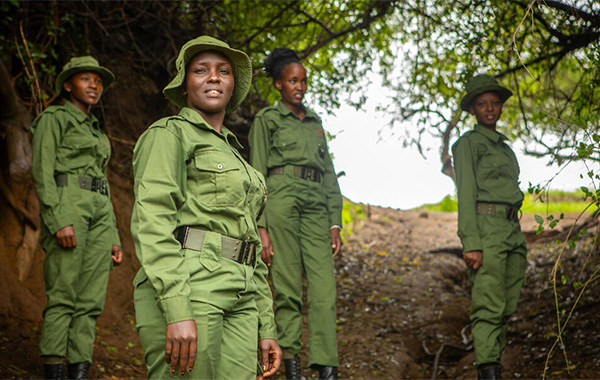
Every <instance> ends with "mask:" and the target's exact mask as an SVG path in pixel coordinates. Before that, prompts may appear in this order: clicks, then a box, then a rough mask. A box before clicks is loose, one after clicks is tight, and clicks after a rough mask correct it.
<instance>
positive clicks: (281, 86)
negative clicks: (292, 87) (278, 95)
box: [275, 79, 283, 91]
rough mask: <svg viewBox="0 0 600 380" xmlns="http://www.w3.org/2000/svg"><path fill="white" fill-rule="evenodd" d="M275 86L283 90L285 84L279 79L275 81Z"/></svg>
mask: <svg viewBox="0 0 600 380" xmlns="http://www.w3.org/2000/svg"><path fill="white" fill-rule="evenodd" d="M275 88H276V89H277V90H279V91H281V89H282V88H283V84H282V83H281V79H277V80H276V81H275Z"/></svg>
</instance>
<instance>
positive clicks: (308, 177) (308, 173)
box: [304, 168, 313, 180]
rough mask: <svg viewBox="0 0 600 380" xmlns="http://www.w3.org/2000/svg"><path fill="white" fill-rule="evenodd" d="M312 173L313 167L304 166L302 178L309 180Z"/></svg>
mask: <svg viewBox="0 0 600 380" xmlns="http://www.w3.org/2000/svg"><path fill="white" fill-rule="evenodd" d="M312 175H313V169H312V168H306V177H304V179H310V180H312Z"/></svg>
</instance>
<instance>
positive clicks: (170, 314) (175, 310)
mask: <svg viewBox="0 0 600 380" xmlns="http://www.w3.org/2000/svg"><path fill="white" fill-rule="evenodd" d="M158 307H159V308H160V310H161V311H162V313H163V315H164V317H165V321H166V322H167V324H168V325H169V324H171V323H175V322H181V321H189V320H193V319H194V311H193V310H192V303H191V302H190V300H189V298H188V297H186V296H177V297H169V298H164V299H162V300H160V301H158Z"/></svg>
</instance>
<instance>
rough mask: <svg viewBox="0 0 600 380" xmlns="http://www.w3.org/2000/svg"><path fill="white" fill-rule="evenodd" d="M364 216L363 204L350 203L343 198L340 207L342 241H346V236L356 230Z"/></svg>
mask: <svg viewBox="0 0 600 380" xmlns="http://www.w3.org/2000/svg"><path fill="white" fill-rule="evenodd" d="M366 218H367V214H366V212H365V207H364V206H363V205H361V204H357V203H352V202H351V201H349V200H347V199H345V198H344V206H343V208H342V224H343V228H342V240H343V241H344V242H346V241H348V238H350V237H351V236H352V235H354V233H355V232H356V229H357V228H358V227H359V225H360V222H361V221H363V220H365V219H366Z"/></svg>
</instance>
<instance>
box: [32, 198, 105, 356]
mask: <svg viewBox="0 0 600 380" xmlns="http://www.w3.org/2000/svg"><path fill="white" fill-rule="evenodd" d="M59 189H60V191H63V188H59ZM66 189H67V188H64V190H65V191H67V190H66ZM68 191H69V192H70V193H72V195H73V196H72V197H71V198H72V199H70V201H71V202H72V203H71V204H70V206H71V209H70V210H69V212H70V213H71V216H72V218H71V220H72V221H73V229H74V230H75V239H76V241H77V246H76V247H74V248H62V247H61V246H60V245H59V244H58V241H57V239H56V235H52V234H50V232H49V231H48V229H47V228H46V227H45V226H42V237H41V243H42V247H43V248H44V250H45V251H46V259H45V260H44V280H45V283H46V296H47V297H48V303H47V304H46V307H45V308H44V323H43V325H42V336H41V340H40V356H61V357H65V356H66V358H67V360H68V361H69V362H70V363H80V362H91V361H92V351H93V345H94V339H95V336H96V319H97V318H98V316H99V315H100V313H102V309H103V308H104V299H105V297H106V286H107V284H108V274H109V272H110V270H111V268H112V260H111V249H112V239H113V231H114V230H113V229H114V225H113V224H114V222H113V220H112V203H111V202H110V198H108V197H107V196H106V195H102V194H99V193H95V192H91V191H89V190H85V189H80V188H78V187H72V188H69V190H68Z"/></svg>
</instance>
